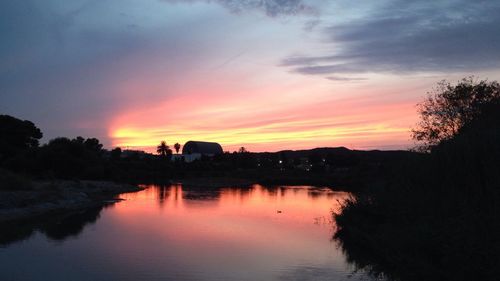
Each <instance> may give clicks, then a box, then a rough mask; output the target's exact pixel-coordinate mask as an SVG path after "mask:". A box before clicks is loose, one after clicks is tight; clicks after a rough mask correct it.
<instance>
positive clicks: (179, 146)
mask: <svg viewBox="0 0 500 281" xmlns="http://www.w3.org/2000/svg"><path fill="white" fill-rule="evenodd" d="M174 149H175V153H177V154H179V150H180V149H181V145H180V143H178V142H176V143H175V144H174Z"/></svg>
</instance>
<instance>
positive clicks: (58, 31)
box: [0, 0, 500, 151]
mask: <svg viewBox="0 0 500 281" xmlns="http://www.w3.org/2000/svg"><path fill="white" fill-rule="evenodd" d="M499 26H500V1H486V0H475V1H470V0H450V1H439V0H436V1H431V0H421V1H405V0H381V1H369V0H364V1H363V0H360V1H348V0H241V1H237V0H87V1H83V0H73V1H68V0H23V1H18V0H3V1H0V36H1V37H0V38H2V39H1V44H0V61H1V62H2V63H1V64H0V114H9V115H12V116H15V117H17V118H20V119H28V120H31V121H33V122H34V123H35V124H36V125H37V126H38V127H39V128H40V129H41V130H42V131H43V132H44V138H43V142H47V141H48V140H50V139H52V138H55V137H58V136H65V137H71V138H72V137H76V136H83V137H97V138H99V139H100V140H101V142H103V143H104V145H105V147H107V148H112V147H116V146H120V147H122V148H128V149H144V150H148V151H153V150H154V147H155V146H156V145H157V144H158V143H159V142H160V141H162V140H165V141H166V142H167V143H168V144H170V145H173V144H174V143H176V142H179V143H181V144H183V143H185V142H186V141H188V140H202V141H216V142H219V143H220V144H221V145H222V146H223V148H224V150H227V151H233V150H237V149H238V148H239V147H241V146H244V147H245V148H247V150H250V151H279V150H284V149H306V148H313V147H327V146H328V147H333V146H346V147H348V148H351V149H407V148H410V147H412V146H413V145H414V143H413V141H412V140H411V134H410V129H411V127H413V126H415V124H416V123H417V121H418V115H417V113H416V104H417V103H418V102H419V101H422V100H423V98H424V97H425V96H426V94H427V92H429V91H432V89H433V87H434V86H435V85H436V84H437V82H439V81H441V80H443V79H446V80H449V81H451V82H456V81H457V80H459V79H461V78H463V77H467V76H470V75H474V76H475V77H477V78H478V79H489V80H498V79H499V77H500V75H499V74H500V29H499V28H498V27H499Z"/></svg>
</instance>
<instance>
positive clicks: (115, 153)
mask: <svg viewBox="0 0 500 281" xmlns="http://www.w3.org/2000/svg"><path fill="white" fill-rule="evenodd" d="M110 155H111V159H112V160H118V159H120V158H121V156H122V149H121V148H120V147H115V148H113V149H112V150H111V152H110Z"/></svg>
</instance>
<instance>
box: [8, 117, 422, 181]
mask: <svg viewBox="0 0 500 281" xmlns="http://www.w3.org/2000/svg"><path fill="white" fill-rule="evenodd" d="M0 132H1V134H0V169H3V170H2V171H0V179H3V180H2V184H1V185H3V186H5V188H21V187H22V186H28V184H27V183H26V179H30V178H31V179H42V180H47V179H48V180H51V179H77V180H78V179H81V180H113V181H118V182H129V183H153V182H165V181H169V180H171V179H176V180H177V179H184V178H203V177H211V178H213V177H226V178H240V179H248V180H251V181H254V182H258V183H262V184H290V185H294V184H295V185H297V184H309V185H322V186H332V185H334V186H337V187H339V188H342V189H346V188H348V189H356V188H359V187H360V186H362V185H363V184H364V183H366V182H370V183H371V182H373V181H374V180H375V178H377V177H378V178H380V177H382V175H383V174H384V173H383V167H384V166H385V165H386V164H387V163H393V162H401V161H404V159H406V158H412V157H415V156H416V154H415V153H410V152H405V151H354V150H349V149H347V148H344V147H339V148H316V149H312V150H299V151H291V150H290V151H281V152H276V153H252V152H248V151H247V150H246V149H244V148H242V149H239V151H235V152H232V153H229V152H226V153H223V154H221V155H216V156H214V157H202V158H201V159H199V160H196V161H194V162H191V163H185V162H184V161H171V157H172V151H171V150H170V148H169V147H168V146H167V144H166V143H164V142H162V143H161V144H160V145H159V146H158V149H157V152H158V154H151V153H146V152H143V151H130V150H122V149H121V148H118V147H117V148H114V149H112V150H106V149H104V148H103V145H102V144H101V143H100V141H99V140H98V139H96V138H83V137H76V138H73V139H69V138H62V137H60V138H55V139H53V140H50V141H49V142H48V143H46V144H43V145H40V144H39V140H40V139H41V138H42V135H43V134H42V132H41V131H40V129H38V128H37V127H36V126H35V124H33V123H32V122H30V121H23V120H19V119H17V118H14V117H11V116H7V115H0ZM174 148H175V149H176V151H179V149H180V145H178V144H176V145H175V146H174ZM7 170H8V171H7Z"/></svg>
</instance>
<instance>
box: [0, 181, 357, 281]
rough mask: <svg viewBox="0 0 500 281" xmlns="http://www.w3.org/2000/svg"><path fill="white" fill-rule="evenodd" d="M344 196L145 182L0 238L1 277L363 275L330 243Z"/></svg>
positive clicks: (336, 277)
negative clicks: (100, 204)
mask: <svg viewBox="0 0 500 281" xmlns="http://www.w3.org/2000/svg"><path fill="white" fill-rule="evenodd" d="M347 196H348V194H347V193H344V192H334V191H331V190H329V189H322V188H313V187H274V188H267V187H263V186H259V185H256V186H253V187H251V188H221V189H204V188H186V187H184V188H183V187H182V186H180V185H174V186H149V187H148V188H147V189H145V190H144V191H141V192H137V193H128V194H122V195H121V198H123V199H125V200H124V201H122V202H119V203H116V204H113V205H110V206H108V207H106V208H104V209H102V210H101V208H99V209H96V210H88V211H86V212H81V213H79V214H76V215H72V216H70V217H66V218H62V219H58V220H57V221H56V222H50V223H46V224H44V225H42V226H39V227H37V228H35V229H31V230H26V231H25V232H26V233H25V234H23V236H22V237H21V238H18V241H15V240H16V239H12V241H15V242H8V243H7V242H5V241H4V245H3V246H2V248H0V269H1V270H0V280H6V281H7V280H16V281H17V280H53V281H57V280H65V281H66V280H74V281H78V280H94V281H99V280H180V281H183V280H252V281H255V280H358V279H363V280H366V279H367V277H366V276H364V275H363V274H362V273H356V274H352V272H353V268H352V267H350V266H349V265H348V264H347V263H346V261H345V258H344V255H343V254H342V252H341V251H340V250H339V249H338V247H337V245H336V243H335V242H334V241H332V234H333V231H334V227H335V226H334V224H333V222H332V220H331V212H332V210H333V211H335V210H338V208H339V202H342V201H343V200H344V199H345V198H346V197H347Z"/></svg>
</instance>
